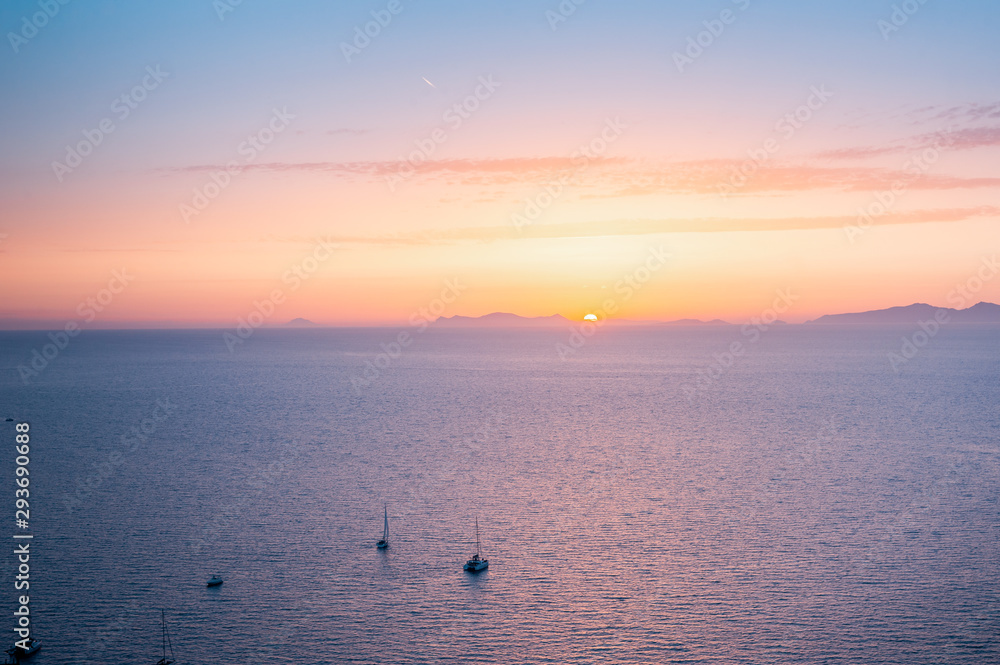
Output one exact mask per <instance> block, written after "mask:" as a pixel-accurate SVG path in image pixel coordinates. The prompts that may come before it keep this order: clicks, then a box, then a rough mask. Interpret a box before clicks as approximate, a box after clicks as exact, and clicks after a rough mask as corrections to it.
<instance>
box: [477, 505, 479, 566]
mask: <svg viewBox="0 0 1000 665" xmlns="http://www.w3.org/2000/svg"><path fill="white" fill-rule="evenodd" d="M476 556H479V515H476Z"/></svg>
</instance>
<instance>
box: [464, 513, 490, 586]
mask: <svg viewBox="0 0 1000 665" xmlns="http://www.w3.org/2000/svg"><path fill="white" fill-rule="evenodd" d="M462 567H463V568H465V570H467V571H469V572H470V573H478V572H479V571H481V570H486V569H487V568H489V567H490V560H489V559H483V558H481V557H480V556H479V518H478V517H477V518H476V553H475V554H473V555H472V558H471V559H469V560H468V561H466V562H465V565H464V566H462Z"/></svg>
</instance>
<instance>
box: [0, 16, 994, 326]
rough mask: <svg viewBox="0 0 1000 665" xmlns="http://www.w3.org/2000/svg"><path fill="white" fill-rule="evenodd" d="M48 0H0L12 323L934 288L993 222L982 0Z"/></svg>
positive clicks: (836, 298) (746, 309)
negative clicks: (446, 299) (457, 290)
mask: <svg viewBox="0 0 1000 665" xmlns="http://www.w3.org/2000/svg"><path fill="white" fill-rule="evenodd" d="M47 2H49V3H50V4H51V6H52V7H54V8H55V9H54V10H53V9H52V8H50V12H54V15H52V16H48V15H45V14H44V10H43V9H41V8H40V5H39V3H38V2H37V0H36V1H35V2H22V1H20V0H18V1H14V2H6V3H4V4H3V7H2V9H0V25H2V26H3V31H4V33H5V35H6V37H5V42H6V44H5V45H4V47H3V49H5V50H4V52H3V55H2V56H0V80H2V88H3V91H4V92H3V95H2V97H0V108H2V114H3V118H4V122H3V123H2V125H0V134H2V141H0V144H2V146H3V150H2V151H0V169H2V184H0V280H2V284H3V296H2V299H0V328H38V327H62V325H63V324H64V323H65V322H67V321H74V320H75V321H80V322H83V324H85V325H86V326H90V327H94V328H98V327H105V328H106V327H133V326H136V327H161V326H166V327H175V326H198V327H200V326H212V327H230V326H232V325H234V324H235V322H236V321H237V320H238V318H239V317H245V316H247V314H248V312H251V311H253V310H254V307H255V304H254V303H255V302H256V303H260V302H262V301H263V300H265V299H268V298H270V297H271V295H272V294H274V293H275V292H276V291H278V292H280V295H281V296H282V298H281V299H280V302H279V303H278V304H277V305H276V306H275V311H274V314H273V315H272V316H271V317H270V318H269V320H268V323H269V324H280V323H284V322H285V321H288V320H290V319H293V318H295V317H305V318H308V319H310V320H312V321H315V322H317V323H323V324H329V325H362V324H399V323H405V322H407V321H408V320H409V319H410V317H411V315H412V314H413V313H414V312H416V311H418V310H419V309H420V308H422V307H427V306H428V303H430V302H432V301H433V300H434V299H435V298H437V297H438V296H439V295H440V294H441V292H442V290H444V289H445V288H446V286H445V283H446V280H456V279H457V280H458V281H459V283H460V284H461V285H462V287H463V288H462V292H461V294H460V295H459V296H458V297H457V298H455V299H454V302H453V303H451V304H449V305H448V308H447V311H445V312H444V314H445V315H454V314H461V315H467V316H477V315H481V314H486V313H489V312H494V311H508V312H516V313H518V314H522V315H526V316H540V315H551V314H554V313H560V314H563V315H564V316H567V317H570V318H576V319H580V318H582V317H583V316H584V315H585V314H587V313H588V312H591V311H594V310H595V309H599V308H600V307H601V304H602V303H603V302H605V301H607V300H608V299H609V298H610V299H612V300H614V301H615V302H616V304H617V305H618V306H619V309H618V311H617V313H616V316H617V317H619V318H630V319H643V320H646V319H656V320H672V319H679V318H686V317H693V318H702V319H712V318H716V317H718V318H723V319H726V320H729V321H732V322H740V321H742V320H746V319H747V318H749V317H751V316H755V315H757V314H759V313H760V312H761V311H762V309H764V308H766V307H768V306H769V305H770V304H771V303H772V301H773V300H774V298H775V293H776V292H777V291H778V290H785V289H790V290H791V291H792V292H794V293H795V294H796V295H797V296H798V297H799V300H798V301H797V302H796V304H795V306H794V307H793V308H792V309H791V310H790V311H789V312H788V313H787V314H786V315H784V316H783V318H785V319H787V320H789V321H792V322H798V321H804V320H807V319H811V318H815V317H816V316H819V315H822V314H827V313H837V312H846V311H861V310H868V309H876V308H881V307H889V306H894V305H904V304H909V303H912V302H928V303H931V304H934V305H941V306H945V305H948V303H947V300H946V299H947V295H948V293H949V292H950V291H951V290H952V289H953V288H954V287H955V285H956V284H959V283H965V282H966V280H967V279H969V278H970V277H971V276H973V275H975V273H976V270H977V268H978V267H979V266H980V264H981V263H982V261H983V260H984V258H986V259H988V258H989V257H991V256H993V255H994V254H995V253H996V250H997V247H998V241H1000V232H998V226H997V224H998V220H1000V200H998V198H997V194H998V192H1000V159H998V157H1000V90H998V78H997V70H996V67H997V63H998V62H1000V41H998V40H997V38H996V26H997V24H998V21H1000V4H997V3H995V2H987V1H985V0H984V1H980V2H973V1H962V0H958V1H951V2H944V1H943V0H926V1H925V2H924V3H923V4H921V2H919V1H918V0H911V1H910V2H909V3H902V5H901V4H900V3H898V2H897V3H895V7H896V8H895V9H894V3H892V2H888V1H886V2H880V1H873V0H864V1H860V0H843V1H841V2H828V3H815V2H808V3H804V2H795V1H793V0H771V1H770V2H764V1H762V0H737V1H735V2H733V1H731V0H715V1H713V2H698V3H692V2H679V1H670V2H653V1H648V2H646V1H626V2H608V1H605V0H587V1H586V2H582V3H581V4H580V5H579V6H577V5H575V4H573V3H572V2H571V1H570V0H566V1H565V2H563V3H562V7H563V10H562V11H563V12H564V13H566V14H569V15H568V16H564V15H563V14H560V3H559V2H558V0H548V1H542V0H539V1H526V0H525V1H516V0H515V1H510V2H497V3H489V6H483V5H485V4H486V3H470V2H458V1H455V2H444V1H431V0H420V1H419V2H417V1H414V0H396V1H395V2H388V1H382V0H379V1H376V2H370V1H364V2H337V3H331V2H320V1H318V0H317V1H303V2H295V3H276V2H264V1H263V0H243V2H242V3H240V4H238V5H237V4H235V3H234V2H233V0H218V1H217V2H215V3H213V2H212V0H196V1H193V0H192V1H182V2H170V3H161V2H113V1H110V0H106V1H94V2H89V1H82V0H80V1H78V2H70V3H69V4H66V5H60V4H59V3H58V1H57V0H43V2H42V3H41V5H42V6H47ZM903 5H905V9H908V10H910V12H911V13H910V14H907V13H906V12H904V10H903V9H900V7H901V6H903ZM568 8H573V11H572V13H569V10H568ZM393 9H394V10H396V13H393V12H392V11H391V10H393ZM230 10H231V11H230ZM373 12H374V15H373ZM894 12H895V14H894ZM33 16H34V17H35V19H34V20H35V21H36V22H37V23H41V24H42V26H41V27H38V28H37V29H36V28H35V26H33V25H31V21H32V20H33V18H32V17H33ZM42 18H44V19H45V20H44V21H43V20H41V19H42ZM563 19H564V20H563ZM377 20H382V22H383V23H385V25H384V26H383V25H379V24H378V23H376V21H377ZM366 24H368V25H367V28H368V30H369V32H370V33H377V34H375V36H374V37H368V36H364V37H363V38H362V37H359V36H358V35H359V34H360V35H364V31H365V29H366ZM699 41H701V42H702V45H698V42H699ZM477 95H478V96H477ZM123 96H124V100H123V99H122V98H123ZM456 105H457V108H456ZM810 105H811V106H810ZM101 127H104V128H109V127H111V128H113V131H110V132H105V131H102V130H101ZM81 143H82V144H83V145H82V148H81V149H79V150H78V149H77V148H78V147H79V146H80V144H81ZM95 144H96V145H95ZM254 144H256V146H255V145H254ZM68 149H69V150H70V152H71V154H69V155H68V154H67V153H68ZM74 151H75V152H78V153H84V152H85V153H89V154H86V155H84V156H81V157H80V158H79V159H77V158H76V157H75V156H74V155H73V154H72V153H73V152H74ZM584 151H585V152H584ZM67 160H69V164H68V165H67ZM227 164H228V165H229V168H230V171H231V173H225V171H226V168H227ZM741 168H742V169H743V170H744V171H746V172H747V173H748V175H747V176H746V177H743V176H741V175H739V170H740V169H741ZM213 179H214V180H213ZM893 188H895V190H896V191H895V193H893V191H892V190H893ZM859 209H865V210H868V211H869V212H871V213H872V217H871V218H870V220H871V223H870V224H867V228H860V227H857V224H858V219H859V214H858V211H859ZM652 250H657V251H663V252H665V253H667V254H669V258H668V260H667V261H666V264H665V265H664V266H663V267H662V268H660V269H658V270H654V271H651V272H650V273H649V274H648V280H647V281H644V282H642V284H641V288H640V289H637V290H633V291H632V295H631V297H627V298H626V297H625V295H624V293H623V290H621V289H616V288H615V287H616V284H618V283H619V281H620V280H623V279H624V278H625V277H626V276H633V275H635V274H636V270H637V269H639V268H640V267H641V266H643V265H644V263H645V262H646V261H647V258H648V257H649V256H650V252H651V251H652ZM123 270H124V271H125V274H126V275H128V276H129V277H130V281H129V282H128V284H127V285H125V286H124V288H123V289H121V288H115V290H119V291H121V292H120V293H117V294H114V295H113V298H112V299H110V301H107V302H106V304H105V305H104V306H102V309H101V311H100V312H99V313H97V314H96V316H94V317H93V320H92V321H84V317H83V316H82V315H81V314H80V310H81V303H85V302H86V301H87V299H88V298H96V297H98V296H99V294H100V293H101V290H102V289H105V288H107V287H108V285H109V281H110V280H112V275H113V272H114V271H119V273H121V271H123ZM643 275H644V276H645V274H644V273H643ZM115 285H117V282H116V283H115ZM978 300H986V301H992V302H1000V279H997V280H994V281H988V282H986V283H985V284H984V285H983V287H982V289H981V290H980V291H979V292H977V293H976V298H975V299H974V300H973V301H972V302H969V303H968V304H969V305H971V304H973V303H974V302H975V301H978ZM84 309H85V308H84Z"/></svg>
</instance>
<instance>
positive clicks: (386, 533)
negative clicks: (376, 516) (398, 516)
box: [375, 506, 389, 550]
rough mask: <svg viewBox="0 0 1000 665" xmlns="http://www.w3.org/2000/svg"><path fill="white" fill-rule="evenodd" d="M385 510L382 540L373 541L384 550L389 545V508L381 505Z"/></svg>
mask: <svg viewBox="0 0 1000 665" xmlns="http://www.w3.org/2000/svg"><path fill="white" fill-rule="evenodd" d="M382 508H383V510H384V511H385V528H384V529H383V530H382V540H380V541H378V542H377V543H375V547H377V548H379V549H380V550H384V549H385V548H387V547H389V509H388V508H386V507H385V506H382Z"/></svg>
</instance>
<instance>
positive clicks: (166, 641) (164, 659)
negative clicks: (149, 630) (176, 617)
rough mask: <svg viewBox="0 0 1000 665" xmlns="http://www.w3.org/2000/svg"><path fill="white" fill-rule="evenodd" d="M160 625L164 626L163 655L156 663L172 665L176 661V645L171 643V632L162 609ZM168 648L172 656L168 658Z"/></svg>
mask: <svg viewBox="0 0 1000 665" xmlns="http://www.w3.org/2000/svg"><path fill="white" fill-rule="evenodd" d="M160 626H161V627H162V628H163V657H162V658H160V659H159V660H158V661H156V665H170V664H171V663H173V662H174V646H173V645H172V644H171V643H170V634H169V633H167V617H166V616H165V615H164V613H163V610H160ZM168 649H169V651H170V658H167V650H168Z"/></svg>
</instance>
